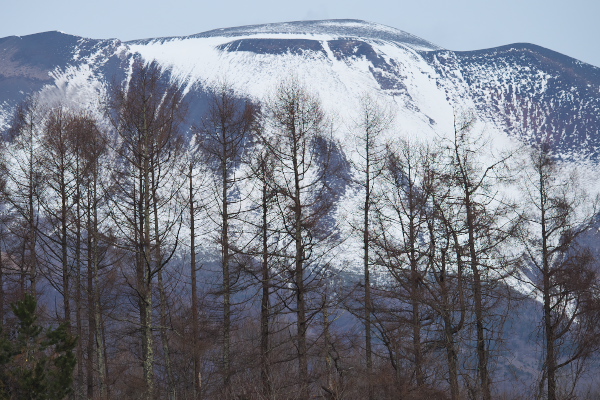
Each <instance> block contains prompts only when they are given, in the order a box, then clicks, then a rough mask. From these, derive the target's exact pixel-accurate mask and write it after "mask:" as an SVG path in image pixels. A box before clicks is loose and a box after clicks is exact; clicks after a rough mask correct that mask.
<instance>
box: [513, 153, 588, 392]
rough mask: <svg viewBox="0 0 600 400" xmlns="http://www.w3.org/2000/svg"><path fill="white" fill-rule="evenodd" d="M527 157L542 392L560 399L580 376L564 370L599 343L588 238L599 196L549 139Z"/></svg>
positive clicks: (529, 262) (528, 233)
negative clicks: (594, 195)
mask: <svg viewBox="0 0 600 400" xmlns="http://www.w3.org/2000/svg"><path fill="white" fill-rule="evenodd" d="M528 161H529V162H528V168H527V169H526V170H527V174H526V177H525V180H524V185H525V188H524V190H523V192H524V193H525V195H526V197H525V198H526V200H527V204H528V205H530V206H529V207H526V208H525V209H524V210H525V211H524V215H523V217H524V220H525V221H526V222H527V228H528V229H526V230H525V234H524V235H523V240H524V244H525V249H526V253H525V255H524V268H525V269H524V272H525V275H526V276H528V277H529V278H530V283H531V284H532V286H533V294H534V295H535V296H537V297H539V298H540V299H541V303H542V310H541V312H542V318H541V321H542V332H543V335H542V337H543V340H542V342H543V360H544V361H543V364H542V371H543V373H542V378H541V379H540V389H539V395H540V396H543V397H544V398H547V399H548V400H555V399H558V398H560V389H561V388H560V386H559V384H560V383H563V385H564V388H565V389H566V390H567V391H568V392H570V391H571V390H572V389H573V388H574V387H575V386H576V382H577V377H578V373H577V372H576V371H575V372H574V371H573V370H569V374H568V376H569V377H568V378H567V377H564V378H565V379H562V380H561V373H560V372H561V371H563V370H564V369H566V367H569V366H572V365H575V364H577V363H582V362H583V361H585V360H586V359H587V358H588V357H589V356H590V355H591V354H592V352H594V351H596V350H597V349H598V348H599V347H598V346H599V345H600V330H598V328H597V321H598V318H599V317H600V309H599V306H600V303H599V300H598V297H597V293H598V290H599V289H600V282H599V281H598V276H597V274H598V272H597V267H596V262H595V260H594V258H593V256H592V254H591V251H590V250H589V249H588V248H587V247H586V246H585V245H584V242H585V240H584V239H583V238H584V236H585V235H586V234H589V232H590V229H591V227H592V224H593V223H594V221H595V216H596V213H597V211H598V210H597V204H598V201H597V200H596V201H594V200H593V199H591V198H589V196H588V195H586V194H585V192H584V191H583V188H582V186H581V183H580V182H579V180H578V178H577V176H576V175H575V174H574V173H573V172H572V171H569V170H568V168H566V167H564V166H560V164H559V161H558V160H557V157H556V155H555V154H553V152H552V150H551V146H550V145H549V144H548V143H542V144H539V145H537V146H536V147H534V148H533V149H532V150H531V151H530V152H529V160H528ZM579 367H580V366H578V368H579ZM576 369H577V368H576ZM567 387H571V389H567Z"/></svg>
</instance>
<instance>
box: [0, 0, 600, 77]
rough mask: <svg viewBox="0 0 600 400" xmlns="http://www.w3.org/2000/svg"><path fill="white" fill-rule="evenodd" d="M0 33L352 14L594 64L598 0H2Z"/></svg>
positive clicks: (86, 32)
mask: <svg viewBox="0 0 600 400" xmlns="http://www.w3.org/2000/svg"><path fill="white" fill-rule="evenodd" d="M0 1H2V2H3V3H5V4H3V5H2V7H1V8H0V10H1V12H0V37H5V36H11V35H19V36H23V35H28V34H32V33H38V32H45V31H50V30H58V31H62V32H65V33H69V34H73V35H77V36H84V37H89V38H94V39H107V38H118V39H121V40H124V41H125V40H133V39H144V38H150V37H164V36H184V35H192V34H195V33H200V32H205V31H208V30H211V29H217V28H227V27H234V26H241V25H251V24H262V23H270V22H285V21H299V20H313V19H338V18H352V19H362V20H366V21H370V22H377V23H380V24H384V25H388V26H392V27H394V28H398V29H401V30H403V31H406V32H408V33H411V34H413V35H417V36H419V37H421V38H423V39H425V40H428V41H430V42H432V43H435V44H437V45H439V46H442V47H445V48H447V49H450V50H477V49H483V48H489V47H495V46H501V45H505V44H510V43H517V42H527V43H534V44H537V45H540V46H543V47H547V48H549V49H552V50H555V51H558V52H560V53H563V54H566V55H568V56H571V57H574V58H577V59H579V60H581V61H584V62H587V63H590V64H592V65H595V66H598V67H600V1H598V0H569V1H566V0H561V1H558V0H503V1H495V0H411V1H406V0H367V1H360V0H327V1H319V0H295V1H293V2H290V1H285V0H212V1H210V2H208V1H203V0H196V1H190V0H144V1H140V0H103V1H99V0H0Z"/></svg>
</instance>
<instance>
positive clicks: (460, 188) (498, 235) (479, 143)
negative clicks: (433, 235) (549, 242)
mask: <svg viewBox="0 0 600 400" xmlns="http://www.w3.org/2000/svg"><path fill="white" fill-rule="evenodd" d="M474 122H475V120H474V119H473V118H472V117H469V116H465V117H462V118H458V119H455V126H454V137H453V139H452V141H451V143H450V144H449V145H448V146H447V149H446V150H447V157H448V166H449V169H448V175H447V176H448V178H449V181H448V182H449V183H450V184H451V185H452V187H453V192H452V193H451V196H452V197H453V201H454V202H456V204H457V205H459V208H460V211H459V213H460V219H461V220H462V225H463V227H462V228H461V230H462V231H463V232H464V237H465V242H464V243H463V244H462V246H464V247H465V248H466V249H467V251H466V257H465V259H466V260H465V261H466V262H467V263H468V266H469V270H470V279H471V291H472V299H473V312H474V319H475V321H474V322H475V333H476V354H477V382H478V385H477V388H476V389H474V390H475V391H478V392H479V393H480V394H479V395H480V396H481V397H482V398H483V399H484V400H490V399H491V396H492V394H491V393H492V391H491V388H492V382H491V379H490V370H489V364H490V349H489V345H488V343H489V342H490V341H491V337H490V336H489V335H490V334H491V333H490V332H491V329H489V328H490V327H489V326H486V324H487V325H489V324H490V323H491V320H490V318H489V317H488V316H487V312H486V310H487V306H486V298H487V299H489V298H490V294H491V293H492V292H491V290H492V287H493V286H494V285H493V284H494V283H501V282H503V281H504V279H503V278H505V277H506V276H507V274H508V273H509V272H510V268H508V267H509V266H510V263H508V262H506V260H505V258H504V257H503V256H502V254H501V252H500V246H501V245H503V244H507V243H508V242H509V241H510V240H511V239H514V237H515V229H516V223H515V221H516V220H517V219H518V218H517V215H516V213H515V211H514V210H515V208H514V206H512V205H511V204H510V203H508V202H506V201H505V200H504V199H503V198H501V197H500V195H499V194H498V192H497V191H494V190H493V189H492V184H500V183H501V182H502V180H503V179H504V178H505V177H506V172H505V171H506V169H505V167H506V163H507V159H509V157H510V156H511V155H510V154H509V155H504V156H501V157H499V158H498V159H496V160H494V161H492V162H489V163H487V162H483V161H482V160H481V158H480V157H481V155H482V154H483V151H484V149H485V148H486V143H485V141H484V140H483V137H482V136H480V135H476V134H475V132H473V131H472V129H473V124H474ZM486 332H488V334H487V335H486Z"/></svg>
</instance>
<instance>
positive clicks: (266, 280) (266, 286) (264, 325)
mask: <svg viewBox="0 0 600 400" xmlns="http://www.w3.org/2000/svg"><path fill="white" fill-rule="evenodd" d="M268 190H269V188H268V186H267V184H266V182H264V183H263V187H262V203H261V206H262V265H261V269H262V281H261V286H262V295H261V304H260V354H261V358H260V359H261V381H262V391H263V396H264V398H265V399H270V398H271V366H270V362H269V353H270V343H269V342H270V340H269V339H270V332H269V327H270V325H269V318H270V313H271V302H270V297H269V296H270V289H271V285H270V273H269V244H268V238H269V237H268V220H267V216H268V214H267V213H268Z"/></svg>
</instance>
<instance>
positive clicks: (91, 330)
mask: <svg viewBox="0 0 600 400" xmlns="http://www.w3.org/2000/svg"><path fill="white" fill-rule="evenodd" d="M89 200H90V196H89V195H88V209H87V232H88V235H87V314H88V315H87V318H88V338H87V339H88V340H87V360H86V370H87V396H88V399H93V398H94V357H95V355H96V352H95V345H96V336H95V335H96V332H97V330H96V305H95V301H94V300H95V297H96V293H95V290H94V266H93V261H92V260H93V257H94V256H93V247H92V246H93V244H92V243H93V239H92V236H93V235H92V229H93V228H92V215H91V214H92V210H91V206H90V205H89Z"/></svg>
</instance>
